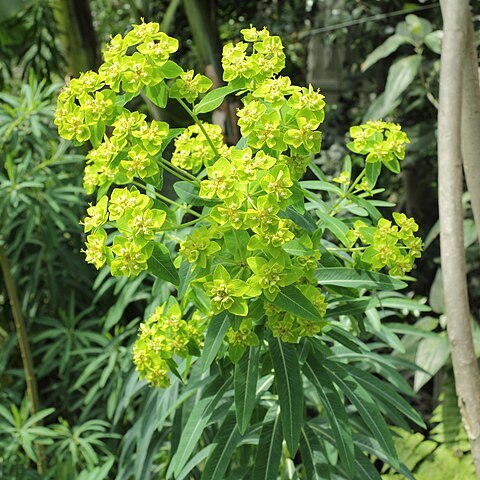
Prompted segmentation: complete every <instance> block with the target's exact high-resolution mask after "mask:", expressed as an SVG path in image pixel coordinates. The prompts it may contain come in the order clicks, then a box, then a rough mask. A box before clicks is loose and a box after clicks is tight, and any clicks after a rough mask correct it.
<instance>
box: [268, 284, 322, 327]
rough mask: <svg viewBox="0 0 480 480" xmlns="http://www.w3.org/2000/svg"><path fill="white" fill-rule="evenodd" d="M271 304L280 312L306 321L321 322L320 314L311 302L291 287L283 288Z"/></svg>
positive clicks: (295, 288)
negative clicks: (288, 313) (282, 311)
mask: <svg viewBox="0 0 480 480" xmlns="http://www.w3.org/2000/svg"><path fill="white" fill-rule="evenodd" d="M272 303H273V304H274V305H275V306H276V307H278V308H280V309H281V310H285V311H286V312H290V313H293V314H294V315H298V316H299V317H302V318H305V319H306V320H313V321H317V322H320V321H321V318H320V314H319V313H318V311H317V309H316V308H315V307H314V306H313V304H312V302H310V300H309V299H308V298H307V297H305V295H304V294H303V293H302V292H301V291H300V290H299V289H298V288H297V287H294V286H293V285H289V286H287V287H283V288H282V289H281V290H280V291H279V292H278V294H277V296H276V297H275V300H273V302H272Z"/></svg>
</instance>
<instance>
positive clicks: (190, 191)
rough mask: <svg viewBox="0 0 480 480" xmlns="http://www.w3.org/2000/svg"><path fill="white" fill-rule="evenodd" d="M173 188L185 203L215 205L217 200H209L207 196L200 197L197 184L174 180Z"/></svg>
mask: <svg viewBox="0 0 480 480" xmlns="http://www.w3.org/2000/svg"><path fill="white" fill-rule="evenodd" d="M173 189H174V190H175V192H176V194H177V195H178V198H180V200H183V201H184V202H185V203H188V204H190V205H193V206H196V207H203V206H207V207H212V206H214V205H216V204H217V203H219V202H218V200H211V199H208V198H202V197H200V196H199V195H198V192H199V190H200V189H199V187H198V186H197V185H193V184H191V183H190V182H183V181H182V182H175V183H174V184H173Z"/></svg>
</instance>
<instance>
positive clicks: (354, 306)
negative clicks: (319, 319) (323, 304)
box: [326, 297, 378, 318]
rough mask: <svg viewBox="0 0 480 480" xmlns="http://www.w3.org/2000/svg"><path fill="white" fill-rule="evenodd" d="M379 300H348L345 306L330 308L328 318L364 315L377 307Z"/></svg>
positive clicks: (369, 298)
mask: <svg viewBox="0 0 480 480" xmlns="http://www.w3.org/2000/svg"><path fill="white" fill-rule="evenodd" d="M377 304H378V299H377V298H375V297H367V298H356V299H354V300H348V302H346V303H344V304H343V305H338V306H336V307H333V308H328V310H327V315H326V317H327V318H328V317H338V316H339V315H358V314H359V313H364V312H365V311H367V310H368V309H370V308H373V307H376V306H377Z"/></svg>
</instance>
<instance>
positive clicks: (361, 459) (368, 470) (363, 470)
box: [355, 449, 382, 480]
mask: <svg viewBox="0 0 480 480" xmlns="http://www.w3.org/2000/svg"><path fill="white" fill-rule="evenodd" d="M355 468H356V471H357V476H356V478H358V479H360V478H361V479H362V480H363V479H364V478H368V480H382V477H381V476H380V474H379V473H378V471H377V469H376V468H375V466H374V465H373V463H372V462H371V460H370V459H369V458H368V457H366V456H365V455H364V454H363V453H362V452H361V451H360V450H358V449H356V450H355Z"/></svg>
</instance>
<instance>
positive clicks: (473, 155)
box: [462, 12, 480, 238]
mask: <svg viewBox="0 0 480 480" xmlns="http://www.w3.org/2000/svg"><path fill="white" fill-rule="evenodd" d="M466 30H467V39H466V42H467V44H466V50H465V59H464V64H463V101H462V157H463V170H464V172H465V180H466V182H467V188H468V192H469V193H470V200H471V206H472V212H473V218H474V220H475V225H476V227H477V235H478V238H480V83H479V81H478V58H477V46H476V42H475V33H474V31H473V23H472V16H471V14H470V12H468V18H467V26H466Z"/></svg>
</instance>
